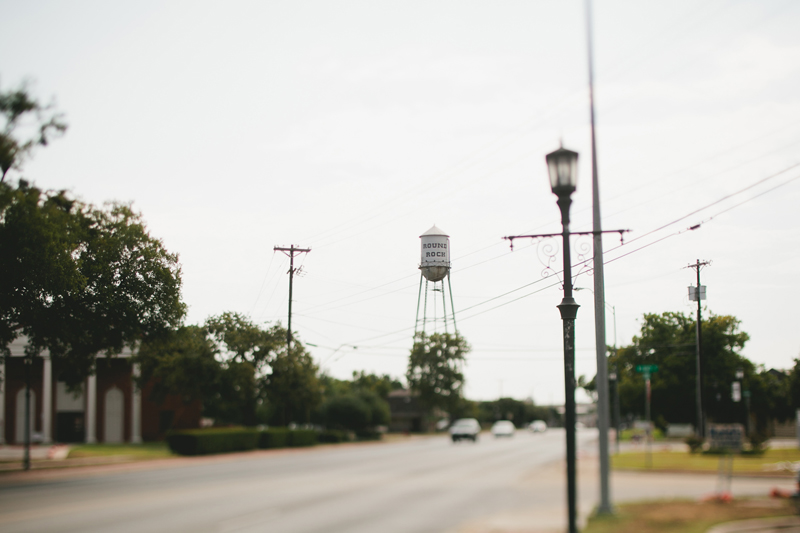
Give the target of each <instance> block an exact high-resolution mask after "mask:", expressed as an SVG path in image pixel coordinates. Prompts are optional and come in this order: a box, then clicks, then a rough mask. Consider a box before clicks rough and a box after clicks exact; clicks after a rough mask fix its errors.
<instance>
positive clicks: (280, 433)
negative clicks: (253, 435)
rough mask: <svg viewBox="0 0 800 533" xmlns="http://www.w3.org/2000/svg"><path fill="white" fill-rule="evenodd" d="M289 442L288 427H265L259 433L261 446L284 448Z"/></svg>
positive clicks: (259, 444) (259, 445)
mask: <svg viewBox="0 0 800 533" xmlns="http://www.w3.org/2000/svg"><path fill="white" fill-rule="evenodd" d="M288 444H289V430H288V429H286V428H270V429H265V430H263V431H261V433H260V434H259V438H258V447H259V448H284V447H286V446H288Z"/></svg>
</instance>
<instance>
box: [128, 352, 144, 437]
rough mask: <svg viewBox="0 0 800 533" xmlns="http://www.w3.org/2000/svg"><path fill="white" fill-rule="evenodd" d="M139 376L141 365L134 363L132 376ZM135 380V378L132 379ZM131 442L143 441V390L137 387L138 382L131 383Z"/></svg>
mask: <svg viewBox="0 0 800 533" xmlns="http://www.w3.org/2000/svg"><path fill="white" fill-rule="evenodd" d="M137 376H139V365H138V364H134V365H133V373H132V377H137ZM131 381H133V380H131ZM131 390H132V391H133V392H132V394H131V442H132V443H133V444H140V443H141V442H142V391H140V390H139V389H138V387H136V382H135V381H134V382H133V383H132V384H131Z"/></svg>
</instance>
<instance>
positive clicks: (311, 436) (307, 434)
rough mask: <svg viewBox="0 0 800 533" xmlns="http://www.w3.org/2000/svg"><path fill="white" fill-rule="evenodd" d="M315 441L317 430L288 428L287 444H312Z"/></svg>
mask: <svg viewBox="0 0 800 533" xmlns="http://www.w3.org/2000/svg"><path fill="white" fill-rule="evenodd" d="M316 443H317V432H316V431H314V430H313V429H292V430H289V441H288V443H287V444H289V446H313V445H315V444H316Z"/></svg>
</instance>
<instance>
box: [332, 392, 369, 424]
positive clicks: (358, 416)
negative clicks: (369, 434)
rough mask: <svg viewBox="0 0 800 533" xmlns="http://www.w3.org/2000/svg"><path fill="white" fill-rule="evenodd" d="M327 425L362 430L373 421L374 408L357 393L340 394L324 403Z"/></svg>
mask: <svg viewBox="0 0 800 533" xmlns="http://www.w3.org/2000/svg"><path fill="white" fill-rule="evenodd" d="M322 413H323V419H324V421H325V425H326V426H327V427H328V428H330V429H348V430H350V431H362V430H364V429H366V428H367V427H368V426H369V425H370V424H371V423H372V409H371V408H370V406H369V405H368V404H367V403H366V402H365V401H364V400H363V399H361V398H360V397H359V396H358V395H357V394H340V395H338V396H334V397H332V398H329V399H328V400H326V401H325V403H324V404H323V405H322Z"/></svg>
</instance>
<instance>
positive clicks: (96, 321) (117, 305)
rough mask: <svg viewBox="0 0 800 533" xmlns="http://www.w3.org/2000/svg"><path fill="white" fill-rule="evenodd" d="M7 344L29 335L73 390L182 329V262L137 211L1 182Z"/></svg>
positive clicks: (0, 286) (0, 301) (0, 263)
mask: <svg viewBox="0 0 800 533" xmlns="http://www.w3.org/2000/svg"><path fill="white" fill-rule="evenodd" d="M0 271H2V272H3V276H2V277H0V347H2V349H3V350H4V351H5V352H6V353H7V351H8V345H9V344H10V343H11V342H12V341H13V340H14V339H15V338H17V337H18V336H19V335H25V336H26V337H28V341H29V344H28V347H29V351H30V353H31V354H32V355H35V354H37V353H38V352H40V351H41V350H42V349H44V348H47V349H49V351H50V354H51V357H52V358H53V364H54V370H55V371H56V372H57V373H58V375H59V378H60V379H62V380H64V381H66V382H67V383H68V384H69V385H70V386H72V387H75V386H78V384H79V383H81V382H82V381H83V379H85V378H86V376H88V375H90V374H91V373H92V372H93V371H94V364H95V356H96V354H97V353H100V352H102V353H106V354H108V355H114V354H118V353H120V352H121V351H122V349H123V347H124V346H134V345H135V344H137V343H138V342H139V341H141V340H142V339H143V338H146V337H147V336H150V335H157V334H159V333H160V332H162V331H163V330H164V329H168V328H172V327H176V326H177V325H178V324H179V323H180V321H181V319H182V317H183V314H184V311H185V306H184V305H183V303H182V302H181V299H180V287H181V277H180V266H179V264H178V257H177V255H174V254H170V253H169V252H167V250H166V249H165V248H164V246H163V244H162V243H161V241H160V240H158V239H155V238H153V237H151V236H150V235H149V233H148V232H147V230H146V228H145V225H144V222H143V220H142V218H141V215H139V214H138V213H135V212H133V211H132V209H131V208H130V206H127V205H122V204H109V205H108V206H107V207H106V208H104V209H99V208H96V207H94V206H91V205H87V204H83V203H80V202H77V201H75V200H72V199H70V198H68V197H67V195H66V194H65V193H64V192H58V193H55V192H48V193H45V192H42V191H41V190H39V189H37V188H36V187H32V186H30V185H29V184H28V183H27V182H25V181H24V180H20V181H19V183H18V185H17V187H12V186H11V185H9V184H7V183H0Z"/></svg>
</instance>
